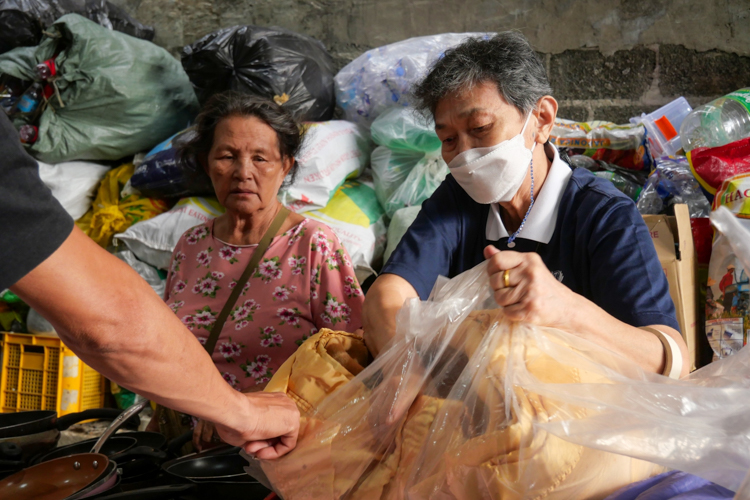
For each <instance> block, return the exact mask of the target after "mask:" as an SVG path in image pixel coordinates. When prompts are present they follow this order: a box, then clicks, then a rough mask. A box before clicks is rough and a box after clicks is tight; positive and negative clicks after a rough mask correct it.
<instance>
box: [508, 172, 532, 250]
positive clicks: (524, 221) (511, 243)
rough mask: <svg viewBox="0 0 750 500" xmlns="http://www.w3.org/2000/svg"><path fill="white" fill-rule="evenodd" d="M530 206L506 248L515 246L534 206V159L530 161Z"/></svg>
mask: <svg viewBox="0 0 750 500" xmlns="http://www.w3.org/2000/svg"><path fill="white" fill-rule="evenodd" d="M530 168H531V204H530V205H529V208H528V210H526V215H524V216H523V220H522V221H521V225H520V226H519V227H518V230H517V231H516V232H515V233H513V234H511V235H510V237H509V238H508V248H514V247H515V246H516V241H515V240H516V238H517V237H518V235H519V234H521V231H522V230H523V226H524V224H526V219H528V218H529V213H530V212H531V207H533V206H534V159H533V158H532V159H531V165H530Z"/></svg>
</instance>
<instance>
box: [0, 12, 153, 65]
mask: <svg viewBox="0 0 750 500" xmlns="http://www.w3.org/2000/svg"><path fill="white" fill-rule="evenodd" d="M72 13H75V14H80V15H82V16H84V17H87V18H89V19H90V20H92V21H94V22H95V23H97V24H100V25H102V26H104V27H105V28H107V29H111V30H112V29H113V30H116V31H119V32H122V33H125V34H127V35H130V36H134V37H136V38H143V39H144V40H153V39H154V35H155V32H154V28H152V27H151V26H145V25H143V24H141V23H139V22H138V21H136V20H135V19H133V18H132V17H130V16H129V15H128V14H127V13H126V12H125V11H124V10H123V9H121V8H120V7H118V6H116V5H114V4H112V3H110V2H107V1H105V0H3V1H2V2H0V54H2V53H3V52H7V51H8V50H11V49H13V48H16V47H24V46H31V45H37V44H38V43H39V41H40V40H41V39H42V32H43V31H44V30H45V29H46V28H48V27H49V26H50V25H51V24H52V23H54V22H55V21H56V20H57V19H58V18H60V17H62V16H64V15H65V14H72Z"/></svg>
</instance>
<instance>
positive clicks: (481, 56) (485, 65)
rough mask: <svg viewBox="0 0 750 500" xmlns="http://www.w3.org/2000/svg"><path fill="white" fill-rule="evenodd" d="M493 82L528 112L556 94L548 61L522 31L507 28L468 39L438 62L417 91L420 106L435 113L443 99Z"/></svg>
mask: <svg viewBox="0 0 750 500" xmlns="http://www.w3.org/2000/svg"><path fill="white" fill-rule="evenodd" d="M484 82H493V83H495V85H497V89H498V91H499V92H500V94H501V95H502V96H503V97H504V98H505V100H506V101H508V103H510V104H511V105H513V106H515V107H516V109H518V110H519V111H520V112H521V113H523V114H527V113H528V112H529V111H531V110H532V108H533V107H534V106H535V105H536V103H537V101H539V99H541V98H542V97H544V96H545V95H550V94H552V88H551V87H550V85H549V81H548V80H547V72H546V71H545V69H544V64H542V61H541V60H540V59H539V56H538V55H537V54H536V52H534V49H533V48H532V47H531V45H530V44H529V41H528V40H526V37H524V36H523V35H522V34H521V33H518V32H515V31H505V32H502V33H498V34H496V35H495V36H493V37H491V38H481V37H478V38H468V39H467V40H465V41H464V42H462V43H461V44H460V45H458V46H456V47H454V48H452V49H449V50H447V51H446V52H445V55H444V56H443V57H442V58H441V59H439V60H438V61H436V62H435V64H434V65H433V66H432V69H431V70H430V72H429V74H428V75H427V76H426V77H425V78H424V79H423V80H422V81H421V82H420V83H419V84H417V86H416V88H415V90H414V91H413V94H414V96H415V98H416V104H417V107H418V108H419V109H420V110H422V111H423V112H426V111H429V112H431V113H432V114H433V115H434V114H435V108H437V105H438V103H439V102H440V100H441V99H443V98H444V97H446V96H448V95H452V94H455V93H459V92H462V91H465V90H470V89H471V88H472V87H474V86H476V85H478V84H481V83H484Z"/></svg>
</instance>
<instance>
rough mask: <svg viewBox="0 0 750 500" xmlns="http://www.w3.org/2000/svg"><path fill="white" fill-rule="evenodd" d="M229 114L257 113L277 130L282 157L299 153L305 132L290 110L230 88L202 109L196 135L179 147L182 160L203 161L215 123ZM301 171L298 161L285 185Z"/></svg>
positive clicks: (292, 180) (187, 161) (256, 114)
mask: <svg viewBox="0 0 750 500" xmlns="http://www.w3.org/2000/svg"><path fill="white" fill-rule="evenodd" d="M230 116H245V117H251V116H254V117H255V118H258V119H259V120H261V121H263V122H265V123H266V125H268V126H269V127H271V128H272V129H273V130H274V132H276V137H277V138H278V141H279V153H280V154H281V157H282V158H295V157H296V156H297V154H298V153H299V150H300V147H301V146H302V141H303V138H304V133H303V132H302V130H301V128H300V126H299V123H298V122H297V120H295V118H294V116H293V115H292V114H291V113H290V112H289V111H287V110H286V109H284V108H283V107H282V106H279V105H278V104H276V103H275V102H273V101H272V100H269V99H264V98H262V97H258V96H254V95H251V94H243V93H241V92H237V91H234V90H227V91H225V92H220V93H218V94H214V95H213V96H211V98H210V99H209V100H208V101H206V104H204V105H203V107H202V108H201V112H200V113H199V114H198V117H197V118H196V120H195V127H194V128H195V132H194V134H193V137H192V138H191V139H190V140H189V141H187V142H186V143H184V144H183V145H181V146H180V156H181V158H182V160H183V163H185V164H190V163H193V164H196V165H200V164H203V162H205V161H206V159H207V156H208V152H209V151H210V150H211V147H212V146H213V143H214V133H215V131H216V126H217V125H218V124H219V122H220V121H221V120H223V119H224V118H228V117H230ZM298 170H299V165H298V163H297V161H296V160H295V161H294V165H293V166H292V169H291V170H290V171H289V173H288V174H287V176H286V179H285V180H284V185H285V186H288V185H291V184H293V183H294V179H295V177H296V175H297V171H298Z"/></svg>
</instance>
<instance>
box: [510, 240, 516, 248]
mask: <svg viewBox="0 0 750 500" xmlns="http://www.w3.org/2000/svg"><path fill="white" fill-rule="evenodd" d="M515 246H516V242H515V241H509V242H508V248H515Z"/></svg>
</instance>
